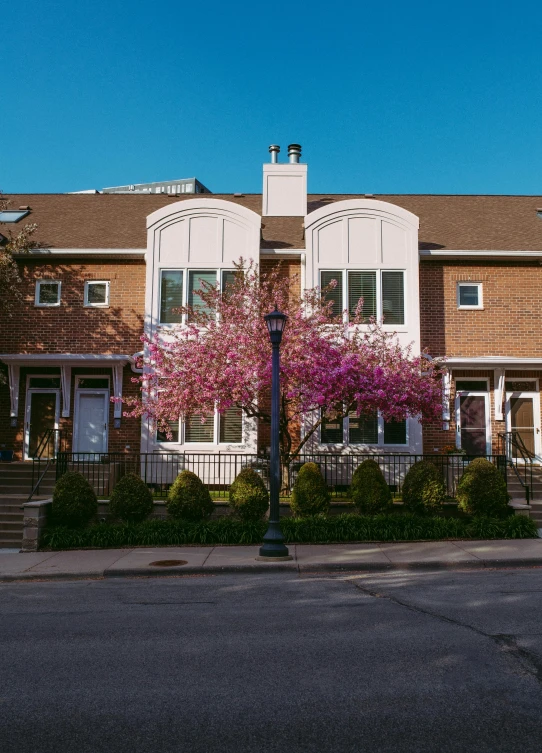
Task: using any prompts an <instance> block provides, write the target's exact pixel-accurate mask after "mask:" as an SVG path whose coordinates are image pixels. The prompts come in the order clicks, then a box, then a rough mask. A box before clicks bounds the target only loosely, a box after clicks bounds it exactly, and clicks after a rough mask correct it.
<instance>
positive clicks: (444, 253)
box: [419, 249, 542, 259]
mask: <svg viewBox="0 0 542 753" xmlns="http://www.w3.org/2000/svg"><path fill="white" fill-rule="evenodd" d="M419 254H420V258H423V257H425V258H430V259H431V258H432V259H446V258H447V257H450V258H451V257H455V258H464V259H478V258H484V257H488V258H497V259H515V258H517V257H518V256H523V257H527V258H533V259H539V258H540V257H542V249H541V250H540V251H489V250H472V251H463V250H461V251H459V250H455V249H438V250H437V249H423V250H420V252H419Z"/></svg>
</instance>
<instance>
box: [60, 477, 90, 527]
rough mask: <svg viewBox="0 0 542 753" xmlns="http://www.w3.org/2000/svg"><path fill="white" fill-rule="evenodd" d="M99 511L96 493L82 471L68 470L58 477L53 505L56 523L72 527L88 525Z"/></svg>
mask: <svg viewBox="0 0 542 753" xmlns="http://www.w3.org/2000/svg"><path fill="white" fill-rule="evenodd" d="M97 512H98V500H97V499H96V493H95V491H94V489H93V488H92V486H91V485H90V484H89V482H88V481H87V479H86V478H85V477H84V476H83V474H82V473H75V472H73V471H68V473H65V474H64V475H63V476H61V477H60V478H59V479H58V481H57V482H56V485H55V489H54V491H53V505H52V516H53V520H54V521H55V523H57V524H59V525H65V526H69V527H70V528H78V527H80V526H86V525H87V523H89V522H90V520H91V519H92V518H93V517H94V516H95V515H96V513H97Z"/></svg>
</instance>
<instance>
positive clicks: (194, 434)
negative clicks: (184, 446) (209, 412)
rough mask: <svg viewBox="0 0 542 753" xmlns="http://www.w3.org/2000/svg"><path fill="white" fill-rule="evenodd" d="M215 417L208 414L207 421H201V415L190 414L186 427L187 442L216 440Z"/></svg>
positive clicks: (185, 437) (185, 436)
mask: <svg viewBox="0 0 542 753" xmlns="http://www.w3.org/2000/svg"><path fill="white" fill-rule="evenodd" d="M214 433H215V417H214V416H207V418H206V420H205V423H203V424H202V423H201V416H188V418H187V419H186V423H185V427H184V440H185V442H186V443H189V442H190V443H196V442H199V443H202V444H203V443H211V442H214Z"/></svg>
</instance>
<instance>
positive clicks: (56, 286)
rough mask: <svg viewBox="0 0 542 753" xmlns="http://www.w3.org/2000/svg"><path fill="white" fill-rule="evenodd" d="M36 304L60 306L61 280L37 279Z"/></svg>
mask: <svg viewBox="0 0 542 753" xmlns="http://www.w3.org/2000/svg"><path fill="white" fill-rule="evenodd" d="M34 302H35V305H36V306H60V282H53V281H51V280H37V281H36V297H35V301H34Z"/></svg>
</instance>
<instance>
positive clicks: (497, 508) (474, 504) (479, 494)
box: [457, 458, 510, 517]
mask: <svg viewBox="0 0 542 753" xmlns="http://www.w3.org/2000/svg"><path fill="white" fill-rule="evenodd" d="M509 499H510V495H509V494H508V491H507V489H506V481H505V480H504V477H503V475H502V473H501V472H500V471H499V469H498V468H497V466H496V465H494V464H493V463H490V462H489V460H486V459H485V458H476V460H473V461H472V462H471V463H469V465H468V466H467V468H465V471H464V473H463V475H462V476H461V478H460V479H459V484H458V485H457V502H458V506H459V509H460V510H463V511H464V512H468V513H470V514H471V515H483V516H487V517H501V516H504V515H507V514H508V513H509V512H510V508H509V507H508V500H509Z"/></svg>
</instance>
